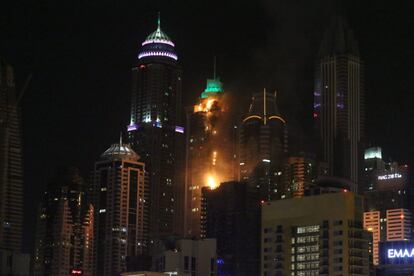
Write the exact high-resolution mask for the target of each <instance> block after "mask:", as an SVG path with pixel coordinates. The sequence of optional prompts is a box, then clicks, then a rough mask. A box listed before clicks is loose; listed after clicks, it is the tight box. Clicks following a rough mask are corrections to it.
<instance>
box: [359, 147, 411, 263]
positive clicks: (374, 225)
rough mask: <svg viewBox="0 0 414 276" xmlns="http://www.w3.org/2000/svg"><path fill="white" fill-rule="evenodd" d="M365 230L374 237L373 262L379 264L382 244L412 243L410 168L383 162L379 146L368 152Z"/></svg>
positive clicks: (366, 153) (362, 190) (395, 163)
mask: <svg viewBox="0 0 414 276" xmlns="http://www.w3.org/2000/svg"><path fill="white" fill-rule="evenodd" d="M364 159H365V160H364V163H365V169H364V175H365V177H364V180H365V182H364V184H365V185H364V186H362V188H364V189H360V191H361V193H362V194H363V195H364V197H365V201H366V208H365V213H364V228H365V229H367V230H368V231H370V232H372V235H373V246H372V249H373V263H374V264H375V265H378V264H379V263H380V255H381V254H380V250H379V244H380V243H381V242H386V241H403V240H411V239H412V232H413V229H414V227H413V226H414V220H413V218H412V216H413V214H414V204H413V203H412V200H411V198H412V197H413V194H414V193H413V192H414V191H413V190H414V189H413V186H412V184H411V182H410V180H409V175H410V173H409V168H408V166H407V165H399V164H398V163H397V162H392V163H388V162H384V161H383V159H382V151H381V148H379V147H372V148H368V149H366V150H365V154H364Z"/></svg>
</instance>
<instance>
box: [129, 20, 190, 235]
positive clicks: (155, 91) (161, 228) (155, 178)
mask: <svg viewBox="0 0 414 276" xmlns="http://www.w3.org/2000/svg"><path fill="white" fill-rule="evenodd" d="M174 47H175V45H174V43H173V42H172V40H171V39H170V38H169V37H168V36H167V35H166V34H165V33H164V32H163V31H162V30H161V23H160V17H158V24H157V29H156V30H155V31H154V32H153V33H151V34H150V35H148V36H147V38H146V39H145V40H144V42H143V43H142V45H141V48H140V50H139V52H138V59H137V63H136V65H135V66H134V67H133V68H132V99H131V118H130V123H129V125H128V127H127V130H128V138H129V142H130V144H131V146H132V147H133V149H134V151H136V152H137V153H138V154H139V155H140V156H141V158H142V161H143V162H145V164H146V169H147V171H148V173H149V181H150V185H149V187H150V216H149V218H150V231H149V232H150V238H153V239H156V238H163V237H166V236H169V235H172V234H180V233H182V231H183V225H184V220H183V214H182V210H183V207H182V206H181V204H183V200H182V199H181V198H180V196H182V195H183V194H184V172H183V169H184V127H183V115H184V114H183V111H182V100H181V77H182V70H181V67H180V66H179V64H178V57H177V54H176V52H175V49H174Z"/></svg>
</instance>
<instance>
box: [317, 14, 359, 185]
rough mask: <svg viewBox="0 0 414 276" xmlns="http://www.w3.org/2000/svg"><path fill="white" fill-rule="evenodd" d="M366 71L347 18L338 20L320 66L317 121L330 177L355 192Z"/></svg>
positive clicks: (329, 34)
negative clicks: (346, 182) (350, 185)
mask: <svg viewBox="0 0 414 276" xmlns="http://www.w3.org/2000/svg"><path fill="white" fill-rule="evenodd" d="M363 68H364V67H363V62H362V60H361V58H360V55H359V50H358V44H357V41H356V40H355V37H354V34H353V32H352V31H351V30H350V29H349V27H348V25H347V23H346V22H345V21H344V19H342V18H341V17H336V18H334V20H332V24H331V26H330V28H329V29H328V31H327V32H326V33H325V36H324V39H323V41H322V44H321V48H320V52H319V59H318V60H317V63H316V71H315V91H314V113H313V118H314V120H315V126H316V136H317V139H318V141H319V143H318V144H319V149H318V151H319V155H320V159H321V160H322V161H324V162H326V163H327V164H328V167H329V168H328V169H329V174H330V175H332V176H336V177H341V178H345V179H348V180H351V181H352V182H353V183H355V185H354V187H353V188H352V189H353V191H356V190H357V187H358V182H360V180H361V172H362V149H363V147H362V141H363V137H364V78H363V76H364V74H363Z"/></svg>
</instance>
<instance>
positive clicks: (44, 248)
mask: <svg viewBox="0 0 414 276" xmlns="http://www.w3.org/2000/svg"><path fill="white" fill-rule="evenodd" d="M87 189H88V187H87V184H86V182H85V181H84V180H83V178H82V177H81V176H80V173H79V170H78V169H76V168H65V169H59V171H58V174H57V176H56V177H55V179H54V180H53V181H51V182H50V183H49V184H48V186H47V190H46V192H45V193H44V195H43V199H42V203H41V205H40V210H39V217H38V218H37V221H38V222H37V231H36V248H35V256H34V272H35V275H53V276H54V275H69V273H70V271H81V272H82V275H89V276H92V275H93V237H94V233H93V227H94V210H93V207H92V204H91V203H90V198H88V196H87Z"/></svg>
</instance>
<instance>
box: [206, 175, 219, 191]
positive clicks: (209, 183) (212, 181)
mask: <svg viewBox="0 0 414 276" xmlns="http://www.w3.org/2000/svg"><path fill="white" fill-rule="evenodd" d="M206 182H207V186H209V187H210V189H211V190H214V189H215V188H217V187H218V181H217V178H216V177H214V176H213V175H211V174H209V175H207V179H206Z"/></svg>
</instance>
